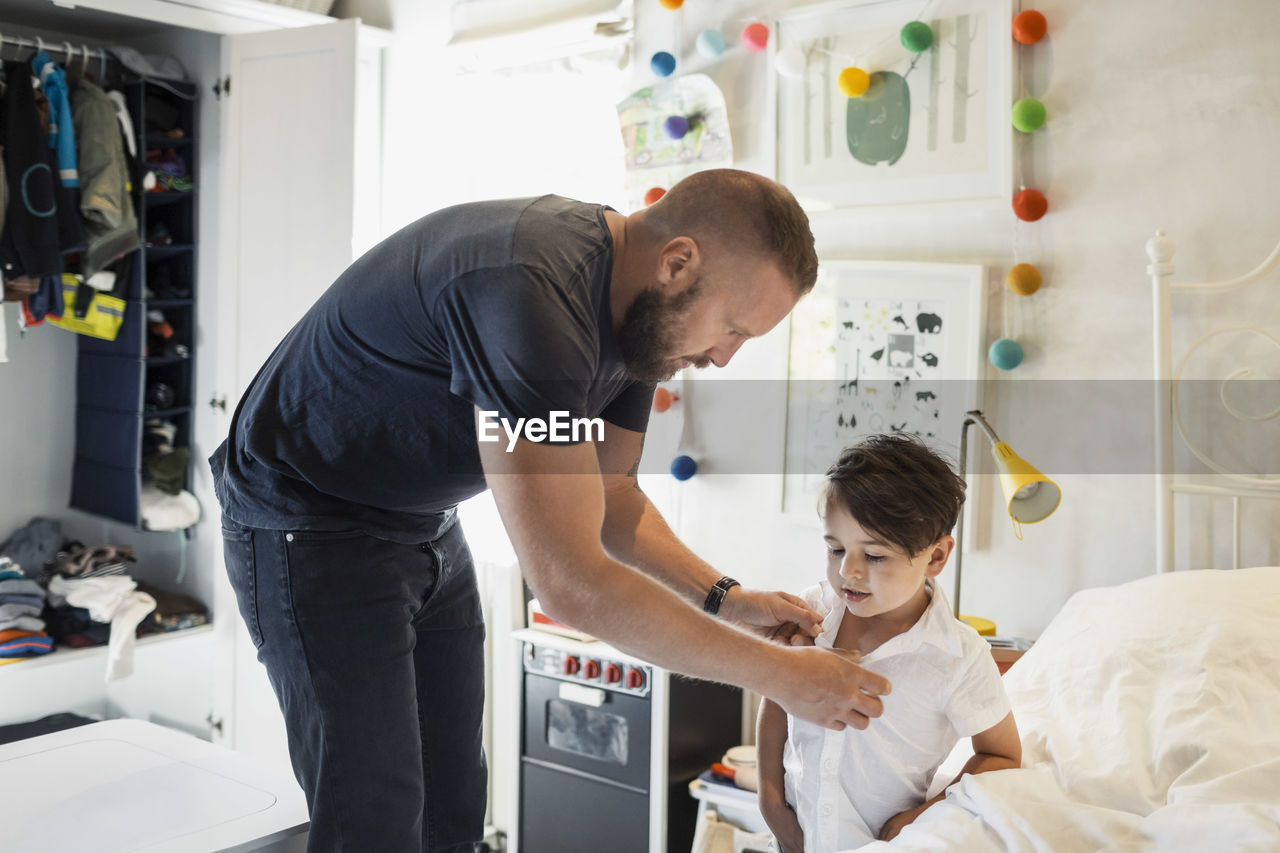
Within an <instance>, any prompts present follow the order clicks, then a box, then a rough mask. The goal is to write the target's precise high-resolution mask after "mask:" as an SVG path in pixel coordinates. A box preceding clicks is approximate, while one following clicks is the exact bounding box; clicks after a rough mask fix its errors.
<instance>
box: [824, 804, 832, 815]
mask: <svg viewBox="0 0 1280 853" xmlns="http://www.w3.org/2000/svg"><path fill="white" fill-rule="evenodd" d="M822 816H823V817H831V804H830V803H827V804H826V805H825V806H823V807H822Z"/></svg>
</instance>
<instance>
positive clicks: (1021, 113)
mask: <svg viewBox="0 0 1280 853" xmlns="http://www.w3.org/2000/svg"><path fill="white" fill-rule="evenodd" d="M1044 120H1045V110H1044V104H1042V103H1040V102H1039V101H1037V100H1036V99H1035V98H1020V99H1019V100H1018V101H1017V102H1016V103H1014V105H1013V126H1014V127H1016V128H1017V129H1018V130H1020V131H1022V132H1023V133H1031V132H1032V131H1034V130H1039V129H1040V128H1042V127H1044Z"/></svg>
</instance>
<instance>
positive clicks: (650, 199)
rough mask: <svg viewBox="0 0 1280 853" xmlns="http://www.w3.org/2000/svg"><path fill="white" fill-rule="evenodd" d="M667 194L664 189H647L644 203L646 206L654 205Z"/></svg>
mask: <svg viewBox="0 0 1280 853" xmlns="http://www.w3.org/2000/svg"><path fill="white" fill-rule="evenodd" d="M666 194H667V191H666V190H664V189H663V188H662V187H649V189H647V190H646V191H645V194H644V203H645V204H646V205H650V204H653V203H654V202H655V201H657V200H658V199H660V198H662V197H663V196H664V195H666Z"/></svg>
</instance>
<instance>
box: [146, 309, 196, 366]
mask: <svg viewBox="0 0 1280 853" xmlns="http://www.w3.org/2000/svg"><path fill="white" fill-rule="evenodd" d="M154 304H155V303H153V302H148V303H147V306H148V307H151V306H153V305H154ZM190 360H191V356H189V355H153V356H148V357H147V366H148V367H160V366H161V365H165V364H180V363H181V362H184V361H190Z"/></svg>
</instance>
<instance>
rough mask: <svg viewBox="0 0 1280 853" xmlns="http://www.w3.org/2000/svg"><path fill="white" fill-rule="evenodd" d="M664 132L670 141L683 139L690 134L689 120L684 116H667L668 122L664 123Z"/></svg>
mask: <svg viewBox="0 0 1280 853" xmlns="http://www.w3.org/2000/svg"><path fill="white" fill-rule="evenodd" d="M662 132H663V133H665V134H666V135H667V137H668V138H669V139H683V138H684V135H685V134H686V133H688V132H689V120H688V119H687V118H685V117H684V116H667V120H666V121H664V122H663V123H662Z"/></svg>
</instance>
